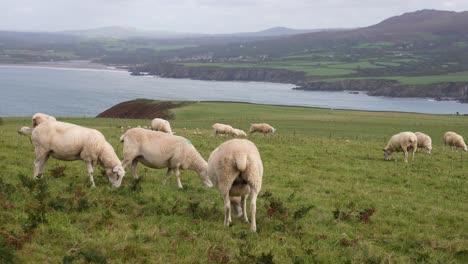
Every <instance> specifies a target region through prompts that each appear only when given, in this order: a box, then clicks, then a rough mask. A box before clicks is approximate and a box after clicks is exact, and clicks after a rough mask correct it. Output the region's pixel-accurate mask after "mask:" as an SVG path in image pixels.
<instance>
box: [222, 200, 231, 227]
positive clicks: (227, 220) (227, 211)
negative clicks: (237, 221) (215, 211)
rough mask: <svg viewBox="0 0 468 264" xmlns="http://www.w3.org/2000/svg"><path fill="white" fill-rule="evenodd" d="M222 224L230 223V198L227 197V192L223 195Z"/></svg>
mask: <svg viewBox="0 0 468 264" xmlns="http://www.w3.org/2000/svg"><path fill="white" fill-rule="evenodd" d="M223 198H224V226H229V224H231V222H232V220H231V200H230V199H229V192H225V195H224V197H223Z"/></svg>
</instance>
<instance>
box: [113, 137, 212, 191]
mask: <svg viewBox="0 0 468 264" xmlns="http://www.w3.org/2000/svg"><path fill="white" fill-rule="evenodd" d="M120 141H121V142H123V144H124V146H123V155H124V160H123V161H122V166H123V167H124V168H126V167H127V166H128V165H129V164H130V163H131V164H132V166H131V171H132V176H133V178H135V179H137V178H138V175H137V171H136V167H137V165H138V162H141V163H143V164H144V165H146V166H148V167H150V168H155V169H162V168H167V173H166V177H165V178H164V183H166V181H167V178H168V177H169V175H170V173H171V171H174V172H175V175H176V178H177V185H178V186H179V188H182V183H181V182H180V169H182V170H187V169H188V170H193V171H195V172H197V173H198V175H199V176H200V179H201V180H202V181H203V183H204V184H205V185H206V186H207V187H211V186H213V184H212V183H211V181H210V179H209V178H208V175H207V163H206V161H205V160H204V159H203V158H202V156H201V155H200V154H199V153H198V151H197V150H196V149H195V147H194V146H193V145H192V143H191V142H190V141H189V140H188V139H186V138H183V137H181V136H174V135H171V134H167V133H163V132H159V131H151V130H147V129H143V128H132V129H129V130H128V131H127V132H125V134H123V135H122V136H121V137H120Z"/></svg>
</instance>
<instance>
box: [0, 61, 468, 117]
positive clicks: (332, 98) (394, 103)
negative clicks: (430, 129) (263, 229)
mask: <svg viewBox="0 0 468 264" xmlns="http://www.w3.org/2000/svg"><path fill="white" fill-rule="evenodd" d="M293 87H294V85H289V84H275V83H262V82H218V81H216V82H215V81H198V80H189V79H166V78H158V77H153V76H144V77H142V76H138V77H137V76H131V75H129V73H128V72H126V71H115V70H92V69H66V68H46V67H35V66H0V116H4V117H7V116H30V115H32V114H34V113H36V112H43V113H47V114H50V115H54V116H76V117H94V116H96V115H97V114H99V113H101V112H103V111H104V110H106V109H108V108H110V107H111V106H113V105H115V104H117V103H120V102H123V101H127V100H131V99H136V98H148V99H159V100H195V101H237V102H250V103H259V104H275V105H292V106H310V107H321V108H333V109H357V110H369V111H400V112H418V113H433V114H455V113H456V112H459V113H460V114H468V104H460V103H457V102H453V101H442V102H437V101H433V100H430V99H425V98H386V97H375V96H367V95H366V94H365V93H359V94H350V93H348V92H310V91H296V90H292V89H291V88H293Z"/></svg>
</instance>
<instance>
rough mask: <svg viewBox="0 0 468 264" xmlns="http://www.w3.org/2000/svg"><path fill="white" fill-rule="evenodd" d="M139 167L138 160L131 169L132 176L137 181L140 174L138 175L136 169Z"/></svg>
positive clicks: (134, 161)
mask: <svg viewBox="0 0 468 264" xmlns="http://www.w3.org/2000/svg"><path fill="white" fill-rule="evenodd" d="M137 165H138V160H137V159H134V160H133V161H132V167H131V168H130V169H131V171H132V176H133V179H135V180H137V179H138V178H139V177H138V174H137V170H136V167H137Z"/></svg>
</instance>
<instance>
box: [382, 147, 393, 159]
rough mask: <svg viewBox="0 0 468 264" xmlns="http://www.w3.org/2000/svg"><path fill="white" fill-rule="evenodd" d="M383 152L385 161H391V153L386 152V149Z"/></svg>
mask: <svg viewBox="0 0 468 264" xmlns="http://www.w3.org/2000/svg"><path fill="white" fill-rule="evenodd" d="M383 152H384V158H385V160H391V159H392V152H390V151H388V150H386V149H383Z"/></svg>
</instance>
